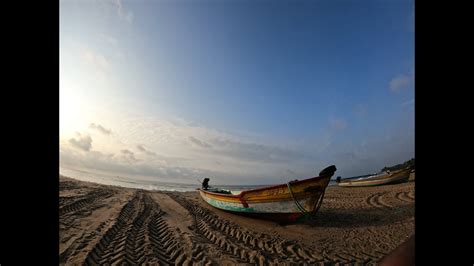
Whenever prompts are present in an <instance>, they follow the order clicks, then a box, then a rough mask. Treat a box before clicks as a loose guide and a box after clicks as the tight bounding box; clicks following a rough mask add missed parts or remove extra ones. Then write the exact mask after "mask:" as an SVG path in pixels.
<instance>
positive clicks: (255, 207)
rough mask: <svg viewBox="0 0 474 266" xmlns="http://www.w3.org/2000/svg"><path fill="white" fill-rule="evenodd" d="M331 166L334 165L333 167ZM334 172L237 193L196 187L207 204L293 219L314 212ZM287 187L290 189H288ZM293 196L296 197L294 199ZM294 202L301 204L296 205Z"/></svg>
mask: <svg viewBox="0 0 474 266" xmlns="http://www.w3.org/2000/svg"><path fill="white" fill-rule="evenodd" d="M334 169H335V168H334ZM333 174H334V172H332V173H331V174H330V175H325V176H319V177H313V178H309V179H305V180H300V181H292V182H290V183H289V184H290V188H288V184H281V185H276V186H269V187H264V188H258V189H252V190H246V191H242V192H241V193H240V194H237V195H229V194H221V193H215V192H211V191H207V190H203V189H198V191H199V194H200V196H201V198H202V199H203V200H204V201H205V202H207V203H208V204H209V205H211V206H213V207H215V208H218V209H221V210H225V211H229V212H233V213H238V214H243V215H246V216H252V217H259V218H266V219H272V220H278V221H286V222H294V221H298V220H299V219H300V218H302V217H303V216H304V213H305V212H306V213H307V214H314V213H315V212H316V211H317V210H318V208H319V206H320V205H321V203H322V200H323V197H324V191H325V189H326V187H327V186H328V184H329V180H330V179H331V177H332V175H333ZM290 189H291V191H290ZM295 200H296V201H295ZM297 202H298V203H299V204H300V206H301V207H302V208H303V210H301V207H298V205H297Z"/></svg>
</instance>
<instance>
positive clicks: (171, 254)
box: [84, 191, 186, 265]
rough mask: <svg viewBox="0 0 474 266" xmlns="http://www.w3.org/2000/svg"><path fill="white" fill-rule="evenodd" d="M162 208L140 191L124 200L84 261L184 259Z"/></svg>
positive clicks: (169, 261)
mask: <svg viewBox="0 0 474 266" xmlns="http://www.w3.org/2000/svg"><path fill="white" fill-rule="evenodd" d="M163 214H164V212H163V211H162V210H161V209H160V208H159V205H158V204H157V203H156V202H155V201H153V199H151V198H150V196H149V195H148V194H146V193H144V192H143V191H137V192H136V193H135V195H134V196H133V198H132V199H131V200H130V201H129V202H127V203H126V204H125V206H124V207H123V208H122V209H121V211H120V214H119V216H118V218H117V220H116V222H115V224H114V225H113V226H112V227H110V229H109V230H107V232H106V233H105V234H104V236H103V237H102V238H101V239H100V240H99V242H98V243H97V244H96V245H95V246H94V248H93V249H92V250H91V251H90V252H89V253H88V255H87V257H86V259H85V262H84V263H85V265H97V264H113V265H122V264H131V265H136V264H140V265H141V264H175V263H176V264H179V263H181V262H182V261H184V260H185V259H186V256H185V255H184V252H183V247H179V245H178V241H177V240H176V238H175V236H174V234H173V231H172V230H171V229H170V228H169V227H168V225H167V224H166V222H165V221H164V220H163V218H162V215H163Z"/></svg>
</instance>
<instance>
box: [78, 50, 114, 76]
mask: <svg viewBox="0 0 474 266" xmlns="http://www.w3.org/2000/svg"><path fill="white" fill-rule="evenodd" d="M82 58H83V59H84V60H85V61H86V62H87V63H89V64H91V65H92V66H94V67H97V68H99V69H100V70H102V71H105V70H107V69H108V68H109V65H110V64H109V61H108V60H107V59H106V58H105V57H104V56H103V55H101V54H99V53H95V52H93V51H91V50H89V49H86V50H85V51H84V52H83V54H82Z"/></svg>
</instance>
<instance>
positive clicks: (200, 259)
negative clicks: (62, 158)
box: [59, 174, 415, 265]
mask: <svg viewBox="0 0 474 266" xmlns="http://www.w3.org/2000/svg"><path fill="white" fill-rule="evenodd" d="M414 197H415V182H414V174H412V177H411V178H410V181H409V182H407V183H402V184H396V185H386V186H379V187H360V188H342V187H337V186H331V187H328V188H327V190H326V194H325V197H324V200H323V203H322V206H321V209H320V210H319V212H318V213H317V215H316V216H315V218H314V219H313V220H310V221H306V222H302V223H298V224H290V225H280V224H278V223H275V222H273V221H267V220H259V219H255V218H249V217H243V216H239V215H236V214H232V213H227V212H224V211H221V210H218V209H215V208H213V207H211V206H209V205H207V204H206V203H205V202H204V201H203V200H202V199H201V198H200V197H199V194H198V193H197V192H166V191H163V192H157V191H146V190H137V189H130V188H121V187H112V186H105V185H99V184H93V183H87V182H83V181H78V180H75V179H72V178H67V177H63V176H61V177H60V195H59V206H60V207H59V215H60V217H59V221H60V227H59V236H60V243H59V244H60V245H59V257H60V264H61V265H83V264H86V265H96V264H112V265H122V264H123V263H126V264H140V265H141V264H151V265H158V264H160V265H163V264H177V265H194V264H197V265H235V264H240V265H241V264H252V265H290V264H291V265H294V264H298V265H332V264H341V265H346V264H349V265H362V264H375V263H376V262H377V261H379V260H380V259H381V258H382V257H383V256H384V255H386V254H388V253H389V252H391V251H392V250H394V249H395V248H396V247H397V246H398V245H400V244H401V243H402V242H404V241H405V240H406V239H407V238H409V237H410V236H411V235H412V234H414V211H415V210H414Z"/></svg>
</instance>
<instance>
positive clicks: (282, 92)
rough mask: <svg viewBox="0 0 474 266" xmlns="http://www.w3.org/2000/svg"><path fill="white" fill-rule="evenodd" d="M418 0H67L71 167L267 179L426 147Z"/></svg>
mask: <svg viewBox="0 0 474 266" xmlns="http://www.w3.org/2000/svg"><path fill="white" fill-rule="evenodd" d="M413 14H414V13H413V1H406V0H396V1H371V0H369V1H364V2H359V1H352V0H336V1H305V0H301V1H280V0H276V1H248V0H237V1H205V0H202V1H201V0H200V1H186V0H180V1H165V0H159V1H121V0H98V1H76V0H62V1H61V2H60V159H61V167H69V168H74V169H86V170H88V171H97V172H99V171H100V172H107V173H111V174H115V175H120V176H123V177H129V178H140V179H148V180H156V181H172V182H181V183H195V180H196V178H202V177H203V176H208V177H212V180H213V181H214V183H221V184H222V183H225V184H268V183H277V182H282V181H288V180H291V179H295V178H298V179H301V178H305V177H311V176H315V175H317V173H318V172H319V171H320V170H321V169H322V168H324V167H326V166H328V165H331V164H335V165H336V166H337V168H338V171H337V172H336V175H341V176H342V177H349V176H355V175H362V174H367V173H372V172H375V171H378V170H380V169H381V168H383V167H384V166H388V165H393V164H398V163H401V162H403V161H406V160H408V159H410V158H412V157H413V156H414V82H413V78H414V67H413V65H414V63H413V55H414V54H413V53H414V46H413V41H414V27H413V20H414V17H413Z"/></svg>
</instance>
